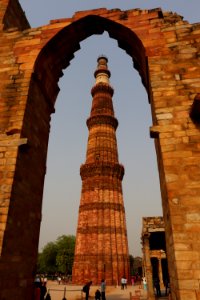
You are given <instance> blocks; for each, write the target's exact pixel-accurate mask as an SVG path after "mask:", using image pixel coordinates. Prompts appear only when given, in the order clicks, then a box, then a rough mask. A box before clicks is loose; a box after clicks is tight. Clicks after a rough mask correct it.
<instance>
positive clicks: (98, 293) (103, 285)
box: [82, 279, 106, 300]
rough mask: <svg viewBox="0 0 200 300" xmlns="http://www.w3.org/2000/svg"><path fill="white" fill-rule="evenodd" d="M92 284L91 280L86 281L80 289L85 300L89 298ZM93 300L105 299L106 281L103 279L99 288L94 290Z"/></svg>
mask: <svg viewBox="0 0 200 300" xmlns="http://www.w3.org/2000/svg"><path fill="white" fill-rule="evenodd" d="M91 285H92V281H89V282H88V283H86V284H85V285H84V287H83V289H82V291H83V292H84V293H85V300H88V298H89V292H90V287H91ZM95 300H106V282H105V280H104V279H102V280H101V284H100V290H99V289H97V290H96V292H95Z"/></svg>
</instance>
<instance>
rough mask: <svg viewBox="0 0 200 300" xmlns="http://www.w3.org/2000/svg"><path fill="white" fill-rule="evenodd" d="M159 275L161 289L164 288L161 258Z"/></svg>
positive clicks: (160, 260)
mask: <svg viewBox="0 0 200 300" xmlns="http://www.w3.org/2000/svg"><path fill="white" fill-rule="evenodd" d="M158 274H159V279H160V288H161V289H163V288H164V284H163V274H162V259H161V257H159V258H158Z"/></svg>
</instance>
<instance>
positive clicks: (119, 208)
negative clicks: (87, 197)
mask: <svg viewBox="0 0 200 300" xmlns="http://www.w3.org/2000/svg"><path fill="white" fill-rule="evenodd" d="M93 209H97V210H99V209H103V210H104V209H112V210H116V211H120V212H125V209H124V206H123V205H122V204H120V203H111V202H110V203H99V202H94V203H87V204H83V205H80V206H79V212H82V211H87V210H93Z"/></svg>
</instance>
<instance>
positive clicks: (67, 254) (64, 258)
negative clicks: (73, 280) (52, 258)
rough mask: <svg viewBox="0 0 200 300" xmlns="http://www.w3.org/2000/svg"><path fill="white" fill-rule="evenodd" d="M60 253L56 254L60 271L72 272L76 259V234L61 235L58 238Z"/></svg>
mask: <svg viewBox="0 0 200 300" xmlns="http://www.w3.org/2000/svg"><path fill="white" fill-rule="evenodd" d="M57 248H58V253H57V256H56V264H57V267H58V271H59V272H61V273H66V274H72V266H73V261H74V250H75V236H73V235H68V236H65V235H63V236H60V237H59V238H58V239H57Z"/></svg>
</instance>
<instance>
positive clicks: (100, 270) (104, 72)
mask: <svg viewBox="0 0 200 300" xmlns="http://www.w3.org/2000/svg"><path fill="white" fill-rule="evenodd" d="M97 62H98V66H97V69H96V71H95V73H94V76H95V78H96V81H95V84H94V86H93V88H92V90H91V94H92V96H93V102H92V109H91V113H90V117H89V118H88V120H87V127H88V129H89V137H88V145H87V154H86V161H85V164H83V165H82V166H81V168H80V175H81V178H82V192H81V199H80V206H79V217H78V227H77V234H76V247H75V256H74V265H73V274H72V280H73V283H76V284H82V283H85V282H87V281H90V280H92V282H93V284H99V283H100V282H101V280H102V279H105V280H106V284H107V285H113V284H118V283H120V279H121V277H122V276H125V277H126V278H128V277H129V252H128V241H127V230H126V220H125V210H124V202H123V195H122V179H123V176H124V167H123V166H122V165H120V164H119V161H118V151H117V141H116V133H115V131H116V129H117V126H118V121H117V119H116V118H115V116H114V109H113V103H112V96H113V92H114V90H113V88H112V87H111V86H110V82H109V77H110V71H109V70H108V67H107V62H108V60H107V58H106V57H105V56H101V57H99V58H98V60H97Z"/></svg>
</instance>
